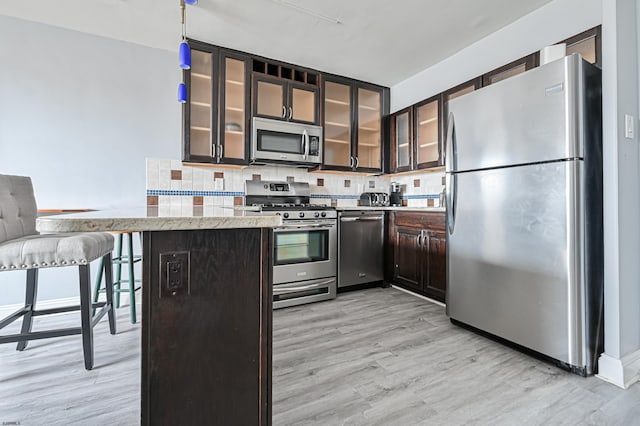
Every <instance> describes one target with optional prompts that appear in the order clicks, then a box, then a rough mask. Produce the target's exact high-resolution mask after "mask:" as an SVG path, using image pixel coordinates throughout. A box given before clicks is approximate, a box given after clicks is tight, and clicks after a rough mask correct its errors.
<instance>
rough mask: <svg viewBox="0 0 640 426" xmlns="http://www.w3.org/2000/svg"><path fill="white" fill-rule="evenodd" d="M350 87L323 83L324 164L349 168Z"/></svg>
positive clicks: (335, 83)
mask: <svg viewBox="0 0 640 426" xmlns="http://www.w3.org/2000/svg"><path fill="white" fill-rule="evenodd" d="M351 99H352V86H351V84H342V83H337V82H333V81H325V83H324V164H325V165H330V166H343V167H351V164H350V163H351V162H352V156H351V127H352V124H353V123H352V116H353V115H352V112H353V110H352V101H351Z"/></svg>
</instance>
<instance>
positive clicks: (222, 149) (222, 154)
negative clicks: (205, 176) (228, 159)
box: [218, 144, 224, 158]
mask: <svg viewBox="0 0 640 426" xmlns="http://www.w3.org/2000/svg"><path fill="white" fill-rule="evenodd" d="M218 146H219V147H220V148H219V149H218V151H220V158H222V157H224V145H222V144H220V145H218Z"/></svg>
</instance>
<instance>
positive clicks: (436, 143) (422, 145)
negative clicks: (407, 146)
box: [418, 141, 438, 148]
mask: <svg viewBox="0 0 640 426" xmlns="http://www.w3.org/2000/svg"><path fill="white" fill-rule="evenodd" d="M434 145H438V141H433V142H425V143H421V144H420V145H418V146H419V147H420V148H428V147H430V146H434Z"/></svg>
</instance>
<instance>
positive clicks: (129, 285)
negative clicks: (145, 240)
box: [93, 232, 142, 324]
mask: <svg viewBox="0 0 640 426" xmlns="http://www.w3.org/2000/svg"><path fill="white" fill-rule="evenodd" d="M134 233H135V234H138V235H139V238H140V242H141V243H142V234H141V233H139V232H120V233H117V234H116V249H115V252H114V255H113V256H112V262H113V264H114V265H115V267H116V273H115V279H114V281H113V292H114V293H115V296H114V298H115V306H116V308H119V307H120V293H128V294H129V317H130V319H131V324H135V323H136V316H137V315H136V291H138V290H140V288H141V284H142V279H140V278H136V275H135V264H136V263H138V262H140V261H142V255H139V254H135V253H134V252H133V234H134ZM123 237H126V249H127V253H126V254H124V253H123V251H124V247H125V245H124V244H123V242H124V241H123V240H124V238H123ZM123 265H125V266H126V267H127V271H128V278H122V266H123ZM101 266H102V263H101ZM102 271H103V268H102V267H100V268H99V269H98V275H97V276H96V283H95V287H94V290H93V302H94V303H95V302H97V301H98V298H99V296H100V293H101V292H104V291H105V289H104V288H103V287H102ZM122 284H126V287H122Z"/></svg>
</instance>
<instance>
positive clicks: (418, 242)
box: [416, 234, 422, 247]
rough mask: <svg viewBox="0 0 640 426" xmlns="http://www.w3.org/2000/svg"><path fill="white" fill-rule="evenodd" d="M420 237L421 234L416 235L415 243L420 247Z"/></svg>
mask: <svg viewBox="0 0 640 426" xmlns="http://www.w3.org/2000/svg"><path fill="white" fill-rule="evenodd" d="M421 238H422V234H420V235H418V236H417V237H416V244H417V245H418V247H422V245H421V244H420V239H421Z"/></svg>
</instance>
